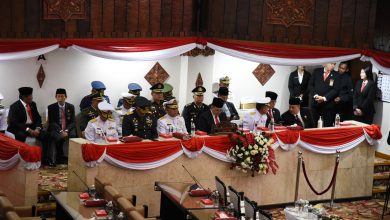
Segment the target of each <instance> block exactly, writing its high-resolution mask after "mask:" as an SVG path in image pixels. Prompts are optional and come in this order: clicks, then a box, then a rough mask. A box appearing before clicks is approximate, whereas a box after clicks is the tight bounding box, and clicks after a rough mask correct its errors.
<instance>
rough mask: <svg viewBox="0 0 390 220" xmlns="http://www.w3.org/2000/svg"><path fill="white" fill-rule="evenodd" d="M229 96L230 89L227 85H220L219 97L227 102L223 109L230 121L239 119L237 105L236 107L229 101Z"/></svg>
mask: <svg viewBox="0 0 390 220" xmlns="http://www.w3.org/2000/svg"><path fill="white" fill-rule="evenodd" d="M228 97H229V89H228V88H227V87H219V90H218V98H220V99H222V100H223V101H224V102H225V103H224V104H223V106H222V111H223V112H224V113H225V115H226V117H227V119H228V120H229V121H230V120H237V119H239V118H240V117H239V116H238V112H237V110H236V107H234V104H233V103H231V102H228V101H227V100H228Z"/></svg>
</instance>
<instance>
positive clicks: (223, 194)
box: [215, 176, 227, 207]
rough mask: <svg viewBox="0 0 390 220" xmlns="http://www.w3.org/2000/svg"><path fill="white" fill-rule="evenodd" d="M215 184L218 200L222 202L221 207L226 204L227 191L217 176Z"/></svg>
mask: <svg viewBox="0 0 390 220" xmlns="http://www.w3.org/2000/svg"><path fill="white" fill-rule="evenodd" d="M215 185H216V188H217V190H218V192H219V195H220V200H221V202H222V207H226V206H227V191H226V185H225V183H223V182H222V180H221V179H219V178H218V177H217V176H215Z"/></svg>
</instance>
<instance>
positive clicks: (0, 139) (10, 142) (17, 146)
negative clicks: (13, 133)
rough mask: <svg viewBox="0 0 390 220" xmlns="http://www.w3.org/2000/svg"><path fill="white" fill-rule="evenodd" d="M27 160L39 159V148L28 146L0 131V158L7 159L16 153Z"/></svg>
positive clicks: (35, 160) (36, 160) (34, 160)
mask: <svg viewBox="0 0 390 220" xmlns="http://www.w3.org/2000/svg"><path fill="white" fill-rule="evenodd" d="M18 150H19V154H20V156H21V157H22V159H23V160H25V161H27V162H38V161H41V148H40V147H37V146H30V145H28V144H26V143H23V142H20V141H17V140H15V139H12V138H10V137H7V136H6V135H4V134H3V133H0V159H2V160H8V159H10V158H11V157H13V156H15V154H17V153H18Z"/></svg>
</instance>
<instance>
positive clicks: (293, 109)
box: [282, 97, 314, 128]
mask: <svg viewBox="0 0 390 220" xmlns="http://www.w3.org/2000/svg"><path fill="white" fill-rule="evenodd" d="M288 103H289V104H290V107H289V109H288V111H286V112H285V113H283V114H282V121H283V125H284V126H290V125H298V126H301V127H302V128H313V127H314V122H313V119H312V117H311V114H310V112H309V110H308V109H306V108H301V100H300V99H299V98H296V97H292V98H290V99H289V101H288Z"/></svg>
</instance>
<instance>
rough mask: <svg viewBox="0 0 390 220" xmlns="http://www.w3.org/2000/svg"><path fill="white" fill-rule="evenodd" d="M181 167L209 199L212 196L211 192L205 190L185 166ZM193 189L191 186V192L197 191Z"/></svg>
mask: <svg viewBox="0 0 390 220" xmlns="http://www.w3.org/2000/svg"><path fill="white" fill-rule="evenodd" d="M181 166H182V167H183V168H184V170H185V171H186V172H187V173H188V175H190V177H191V178H192V180H194V182H195V185H198V186H199V187H200V188H201V189H202V191H203V192H204V193H205V194H206V196H207V197H209V196H210V194H211V191H210V190H207V189H205V188H204V187H203V186H202V184H200V182H199V181H198V180H197V179H196V178H195V176H193V175H192V174H191V173H190V171H188V170H187V168H186V167H185V166H184V165H183V164H182V165H181ZM192 188H193V187H192V186H191V188H190V189H191V190H190V191H192V190H196V189H192Z"/></svg>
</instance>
